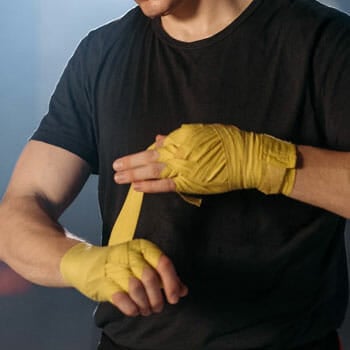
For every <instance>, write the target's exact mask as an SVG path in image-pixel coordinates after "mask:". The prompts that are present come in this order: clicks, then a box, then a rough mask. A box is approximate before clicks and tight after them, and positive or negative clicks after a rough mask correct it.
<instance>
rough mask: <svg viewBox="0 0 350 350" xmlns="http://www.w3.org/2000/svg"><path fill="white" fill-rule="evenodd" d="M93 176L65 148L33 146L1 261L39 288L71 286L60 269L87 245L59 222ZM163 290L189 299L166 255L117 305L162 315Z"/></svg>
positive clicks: (23, 162)
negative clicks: (65, 258) (73, 252)
mask: <svg viewBox="0 0 350 350" xmlns="http://www.w3.org/2000/svg"><path fill="white" fill-rule="evenodd" d="M89 175H90V167H89V165H88V164H87V163H86V162H85V161H84V160H82V159H81V158H79V157H78V156H76V155H74V154H72V153H70V152H68V151H66V150H64V149H61V148H59V147H55V146H52V145H49V144H46V143H43V142H38V141H30V142H29V143H28V145H27V146H26V147H25V149H24V150H23V153H22V155H21V156H20V158H19V160H18V162H17V165H16V168H15V170H14V173H13V176H12V178H11V181H10V183H9V186H8V189H7V191H6V193H5V195H4V198H3V200H2V203H1V205H0V234H1V240H0V260H2V261H4V262H5V263H7V264H8V265H9V266H10V267H11V268H12V269H13V270H15V271H16V272H17V273H18V274H20V275H21V276H23V277H24V278H26V279H27V280H29V281H31V282H34V283H36V284H40V285H44V286H54V287H68V286H70V285H68V284H67V283H66V282H65V281H64V280H63V278H62V275H61V272H60V263H61V260H62V257H63V256H64V255H65V254H66V253H67V251H68V250H70V248H72V247H73V246H75V245H77V244H78V243H80V242H81V240H79V239H78V238H75V237H73V236H72V235H71V234H70V233H68V232H67V231H66V230H65V229H64V228H63V227H62V226H61V225H60V224H59V223H58V218H59V217H60V215H61V214H62V213H63V211H64V210H65V209H66V208H67V207H68V206H69V204H70V203H71V202H72V201H73V200H74V198H75V197H76V196H77V194H78V193H79V191H80V190H81V188H82V186H83V185H84V184H85V182H86V180H87V178H88V176H89ZM94 249H102V248H99V247H95V248H94ZM78 263H79V262H78ZM82 264H83V265H84V262H83V261H82ZM83 265H82V268H83V267H84V266H83ZM77 266H79V265H77ZM162 288H163V289H164V294H165V297H166V300H167V301H168V302H169V303H171V304H176V303H177V302H178V301H179V299H180V298H181V297H183V296H185V295H186V294H187V287H186V286H185V285H184V284H183V283H182V282H181V281H180V279H179V277H178V276H177V273H176V271H175V268H174V266H173V264H172V262H171V260H170V259H169V258H168V257H167V256H165V255H164V254H163V255H162V256H161V257H160V259H159V262H158V266H157V267H156V268H155V269H153V268H151V267H147V268H145V270H144V272H143V275H142V278H141V279H140V280H139V279H137V278H135V277H132V278H130V281H129V291H128V293H126V292H117V293H115V294H113V296H112V300H113V304H114V305H115V306H116V307H118V308H119V309H120V311H122V312H123V313H124V314H125V315H127V316H138V315H140V314H141V315H143V316H148V315H150V314H152V313H158V312H161V311H162V309H163V306H164V297H163V294H162V293H161V289H162Z"/></svg>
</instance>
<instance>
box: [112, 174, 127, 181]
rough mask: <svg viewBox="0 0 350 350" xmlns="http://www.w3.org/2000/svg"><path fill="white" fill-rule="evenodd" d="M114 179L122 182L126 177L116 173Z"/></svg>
mask: <svg viewBox="0 0 350 350" xmlns="http://www.w3.org/2000/svg"><path fill="white" fill-rule="evenodd" d="M114 179H115V181H116V182H122V181H123V180H125V177H124V175H122V174H115V175H114Z"/></svg>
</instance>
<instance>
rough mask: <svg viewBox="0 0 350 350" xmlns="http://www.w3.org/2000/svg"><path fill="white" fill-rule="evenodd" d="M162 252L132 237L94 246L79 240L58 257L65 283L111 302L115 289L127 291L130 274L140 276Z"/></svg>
mask: <svg viewBox="0 0 350 350" xmlns="http://www.w3.org/2000/svg"><path fill="white" fill-rule="evenodd" d="M161 255H162V252H161V251H160V250H159V248H158V247H157V246H156V245H154V244H153V243H151V242H149V241H146V240H144V239H135V240H132V241H129V242H126V243H122V244H118V245H114V246H108V247H96V246H92V245H90V244H87V243H78V244H77V245H75V246H73V247H72V248H70V249H69V250H68V252H67V253H66V254H65V255H64V256H63V258H62V260H61V265H60V269H61V274H62V277H63V279H64V280H65V282H67V283H68V284H69V285H71V286H72V287H75V288H76V289H78V290H79V291H80V292H81V293H82V294H84V295H85V296H87V297H89V298H90V299H93V300H95V301H99V302H103V301H109V302H112V295H113V294H114V293H116V292H128V291H129V280H130V277H136V278H138V279H141V277H142V273H143V271H144V269H145V267H147V266H149V265H150V266H152V267H153V268H156V267H157V265H158V262H159V258H160V256H161Z"/></svg>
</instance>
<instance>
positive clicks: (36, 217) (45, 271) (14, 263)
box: [0, 141, 90, 287]
mask: <svg viewBox="0 0 350 350" xmlns="http://www.w3.org/2000/svg"><path fill="white" fill-rule="evenodd" d="M89 174H90V168H89V166H88V164H87V163H86V162H85V161H83V160H82V159H80V158H79V157H77V156H75V155H73V154H72V153H70V152H67V151H64V150H62V149H60V148H58V147H55V146H51V145H48V144H45V143H42V142H37V141H30V142H29V143H28V145H27V146H26V147H25V149H24V150H23V152H22V155H21V156H20V158H19V160H18V162H17V165H16V167H15V170H14V172H13V175H12V178H11V181H10V183H9V186H8V189H7V191H6V193H5V195H4V197H3V200H2V203H1V205H0V232H1V244H0V259H1V260H3V261H4V262H6V263H7V264H8V265H9V266H11V267H12V268H13V269H14V270H15V271H16V272H18V273H19V274H20V275H22V276H23V277H24V278H26V279H28V280H30V281H31V282H34V283H37V284H41V285H45V286H57V287H63V286H66V284H65V283H64V281H63V280H62V277H61V275H60V272H59V264H60V260H61V258H62V256H63V255H64V254H65V252H66V251H67V250H68V249H69V248H71V247H72V246H73V245H75V244H77V243H78V242H79V240H78V239H75V238H73V237H70V236H69V235H67V233H66V232H65V230H64V228H63V227H62V226H61V225H59V223H58V221H57V220H58V217H59V216H60V215H61V214H62V212H63V211H64V209H65V208H67V207H68V205H69V204H70V203H71V202H72V201H73V199H74V198H75V197H76V195H77V194H78V193H79V191H80V189H81V188H82V186H83V185H84V183H85V181H86V180H87V178H88V176H89Z"/></svg>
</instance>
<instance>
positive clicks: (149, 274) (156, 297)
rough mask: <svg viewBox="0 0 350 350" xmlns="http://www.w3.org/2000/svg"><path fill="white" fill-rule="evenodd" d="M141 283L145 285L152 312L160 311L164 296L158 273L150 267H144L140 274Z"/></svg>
mask: <svg viewBox="0 0 350 350" xmlns="http://www.w3.org/2000/svg"><path fill="white" fill-rule="evenodd" d="M142 283H143V285H144V286H145V290H146V292H147V296H148V300H149V303H150V305H151V308H152V312H154V313H159V312H161V311H162V310H163V307H164V297H163V294H162V292H161V285H162V284H161V281H160V278H159V276H158V273H157V272H156V271H155V270H153V269H152V268H151V267H146V268H145V270H144V271H143V274H142Z"/></svg>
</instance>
